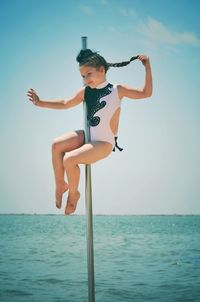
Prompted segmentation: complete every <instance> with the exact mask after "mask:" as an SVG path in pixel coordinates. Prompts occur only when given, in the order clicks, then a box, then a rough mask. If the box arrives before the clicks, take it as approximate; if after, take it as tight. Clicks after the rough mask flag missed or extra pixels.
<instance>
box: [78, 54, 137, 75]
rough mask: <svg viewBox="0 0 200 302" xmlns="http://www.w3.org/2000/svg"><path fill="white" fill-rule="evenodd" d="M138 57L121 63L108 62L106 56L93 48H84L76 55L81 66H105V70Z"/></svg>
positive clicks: (133, 58)
mask: <svg viewBox="0 0 200 302" xmlns="http://www.w3.org/2000/svg"><path fill="white" fill-rule="evenodd" d="M136 59H138V56H134V57H132V58H130V60H129V61H123V62H120V63H108V62H106V60H105V59H104V57H102V56H101V55H99V54H98V53H97V52H93V51H92V50H91V49H84V50H83V49H82V50H81V51H80V52H79V54H78V56H77V57H76V60H77V62H78V63H79V66H82V65H89V66H91V67H95V68H97V69H98V68H100V67H101V66H103V67H104V68H105V72H107V71H108V69H109V67H124V66H126V65H128V64H130V63H131V62H132V61H133V60H136Z"/></svg>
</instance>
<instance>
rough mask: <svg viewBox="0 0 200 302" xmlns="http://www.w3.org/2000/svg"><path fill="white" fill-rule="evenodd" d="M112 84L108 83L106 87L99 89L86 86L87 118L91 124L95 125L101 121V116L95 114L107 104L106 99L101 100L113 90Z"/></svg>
mask: <svg viewBox="0 0 200 302" xmlns="http://www.w3.org/2000/svg"><path fill="white" fill-rule="evenodd" d="M112 87H113V85H112V84H108V85H107V86H106V87H104V88H101V89H97V88H90V87H89V86H87V87H86V88H85V93H84V100H85V102H86V105H87V120H88V122H89V126H92V127H95V126H97V125H98V124H99V123H100V117H99V116H94V115H95V113H96V112H97V111H99V110H101V109H102V108H104V107H105V106H106V101H104V100H103V101H101V102H100V99H101V98H102V97H104V96H106V95H108V94H110V93H111V92H112Z"/></svg>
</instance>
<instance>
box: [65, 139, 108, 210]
mask: <svg viewBox="0 0 200 302" xmlns="http://www.w3.org/2000/svg"><path fill="white" fill-rule="evenodd" d="M112 149H113V147H112V145H111V144H110V143H107V142H92V143H88V144H84V145H83V146H81V147H80V148H78V149H76V150H73V151H70V152H67V153H66V154H65V156H64V158H63V164H64V167H65V170H66V173H67V178H68V182H69V195H68V200H67V205H66V208H65V214H71V213H73V212H74V211H75V209H76V204H77V202H78V200H79V198H80V193H79V191H78V184H79V179H80V168H79V164H92V163H95V162H96V161H98V160H100V159H103V158H105V157H107V156H108V155H109V154H110V153H111V152H112Z"/></svg>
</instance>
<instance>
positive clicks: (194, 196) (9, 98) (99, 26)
mask: <svg viewBox="0 0 200 302" xmlns="http://www.w3.org/2000/svg"><path fill="white" fill-rule="evenodd" d="M199 11H200V4H199V1H197V0H196V1H195V0H190V1H189V0H188V1H186V0H168V1H164V0H161V1H156V0H151V1H147V0H146V1H145V0H132V1H128V0H125V1H122V0H118V1H114V0H92V1H89V0H86V1H80V0H77V1H70V0H65V1H64V0H57V1H55V0H49V1H47V0H43V1H39V0H35V1H33V0H27V1H25V0H16V1H15V0H8V1H6V0H1V1H0V38H1V50H0V52H1V56H0V64H1V76H0V89H1V111H0V114H1V117H0V126H1V127H0V129H1V158H0V160H1V181H0V194H1V196H0V213H22V212H23V213H56V214H59V213H63V211H58V210H57V209H56V208H55V206H54V178H53V172H52V167H51V151H50V150H51V142H52V140H53V139H54V138H55V137H57V136H59V135H60V134H62V133H64V132H67V131H70V130H73V129H80V128H82V127H83V111H82V106H78V107H75V108H74V109H71V110H69V111H65V110H64V111H56V110H47V109H46V110H45V109H41V108H36V107H34V106H33V105H32V104H31V103H29V101H28V100H27V98H26V91H27V90H28V88H29V87H33V88H34V89H36V90H37V91H38V94H39V96H40V97H41V98H43V99H45V98H60V97H65V98H67V97H70V96H71V95H73V94H74V93H75V92H76V90H77V89H79V88H80V86H81V85H82V82H81V77H80V75H79V71H78V66H77V63H76V61H75V58H76V55H77V53H78V51H79V50H80V47H81V36H83V35H86V36H88V47H89V48H92V49H95V50H98V51H100V53H101V55H103V56H104V57H105V58H106V59H107V61H110V62H112V61H113V62H114V61H121V60H127V59H129V58H130V57H131V56H133V55H136V54H139V53H145V54H147V55H149V56H150V59H151V64H152V72H153V81H154V92H153V96H152V97H151V98H150V99H149V100H145V101H144V100H141V101H133V100H128V99H126V100H124V101H123V104H122V114H121V120H120V129H119V144H120V145H121V146H123V147H124V151H123V152H121V153H120V152H116V153H113V154H112V155H111V156H110V157H109V158H108V159H106V160H104V161H102V162H100V163H97V164H95V165H93V166H92V182H93V209H94V213H95V214H174V213H176V214H200V186H199V179H200V172H199V164H200V160H199V154H200V143H199V137H200V123H199V113H200V97H199V86H200V82H199V79H200V70H199V66H200V34H199V33H200V24H199ZM108 80H109V81H110V82H112V83H117V84H120V83H121V84H123V83H124V84H128V85H132V86H133V87H140V86H142V85H143V82H144V68H143V66H142V65H141V63H139V62H133V63H132V64H131V65H129V66H128V67H124V68H120V69H114V68H113V69H111V70H110V71H109V72H108ZM81 171H82V176H81V183H80V189H81V193H82V198H81V200H80V202H79V204H78V209H77V212H76V213H77V214H84V213H85V203H84V168H83V167H82V169H81ZM65 200H66V196H65V198H64V202H65Z"/></svg>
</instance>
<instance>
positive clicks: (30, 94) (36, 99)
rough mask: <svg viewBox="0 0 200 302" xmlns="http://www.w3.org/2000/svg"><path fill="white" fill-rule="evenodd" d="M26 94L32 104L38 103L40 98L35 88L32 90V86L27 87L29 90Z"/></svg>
mask: <svg viewBox="0 0 200 302" xmlns="http://www.w3.org/2000/svg"><path fill="white" fill-rule="evenodd" d="M27 96H28V98H29V100H30V101H31V102H32V103H33V104H34V105H36V106H38V105H39V102H40V99H39V97H38V95H37V93H36V91H35V90H33V89H32V88H31V89H29V91H28V92H27Z"/></svg>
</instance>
